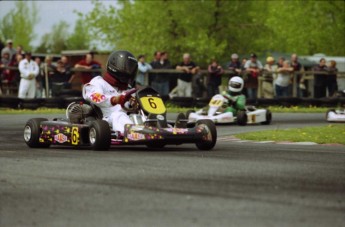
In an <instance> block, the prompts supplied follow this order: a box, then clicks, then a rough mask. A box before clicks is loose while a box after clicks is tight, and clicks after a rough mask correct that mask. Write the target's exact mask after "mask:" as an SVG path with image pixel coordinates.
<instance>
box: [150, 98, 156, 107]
mask: <svg viewBox="0 0 345 227" xmlns="http://www.w3.org/2000/svg"><path fill="white" fill-rule="evenodd" d="M148 101H149V103H150V106H151V107H152V108H153V109H157V104H156V103H155V101H154V99H153V98H149V99H148Z"/></svg>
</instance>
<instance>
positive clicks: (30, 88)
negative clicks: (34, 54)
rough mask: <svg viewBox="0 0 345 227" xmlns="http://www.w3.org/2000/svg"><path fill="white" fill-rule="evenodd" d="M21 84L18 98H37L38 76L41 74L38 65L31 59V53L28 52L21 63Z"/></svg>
mask: <svg viewBox="0 0 345 227" xmlns="http://www.w3.org/2000/svg"><path fill="white" fill-rule="evenodd" d="M18 68H19V72H20V78H21V79H20V83H19V89H18V98H22V99H25V98H31V99H32V98H35V93H36V76H37V75H38V73H39V67H38V65H37V63H36V62H35V61H34V60H32V59H31V53H30V52H27V53H26V54H25V58H24V59H23V60H21V61H20V62H19V66H18Z"/></svg>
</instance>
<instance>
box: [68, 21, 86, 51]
mask: <svg viewBox="0 0 345 227" xmlns="http://www.w3.org/2000/svg"><path fill="white" fill-rule="evenodd" d="M66 46H67V49H69V50H85V49H90V46H91V37H90V35H89V34H88V28H87V27H86V26H85V24H84V22H83V21H82V20H81V19H79V20H77V22H76V25H75V27H74V32H73V33H72V34H71V35H69V36H68V37H67V40H66Z"/></svg>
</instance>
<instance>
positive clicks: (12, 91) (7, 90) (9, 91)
mask: <svg viewBox="0 0 345 227" xmlns="http://www.w3.org/2000/svg"><path fill="white" fill-rule="evenodd" d="M1 69H10V70H15V71H18V68H17V67H3V68H1ZM1 69H0V70H1ZM71 71H72V72H74V73H79V72H99V73H100V74H102V73H103V72H104V70H102V69H91V70H89V69H81V68H72V69H71ZM181 73H182V72H181V71H179V70H175V69H153V70H150V71H149V72H148V73H146V76H145V84H144V85H146V86H149V85H150V82H151V81H150V80H149V78H150V75H155V74H160V75H162V76H167V77H172V78H173V79H175V78H177V77H178V75H179V74H181ZM199 74H200V75H202V76H203V78H204V80H203V81H204V86H205V87H207V82H208V75H209V72H208V71H207V70H200V71H199ZM267 74H273V75H276V74H277V73H276V72H273V73H272V72H267V71H263V72H262V73H261V74H260V75H259V76H258V94H257V97H258V98H262V97H263V83H264V82H269V83H272V84H273V83H274V79H272V77H271V78H267V77H266V76H263V75H267ZM314 74H324V75H325V76H327V75H329V74H328V73H327V72H324V71H323V72H316V71H299V72H293V73H291V76H292V78H293V81H294V83H292V97H297V86H298V84H297V83H296V81H297V77H298V75H300V76H302V77H303V79H304V80H305V81H308V83H307V84H308V88H307V89H308V90H309V91H310V97H313V90H314V88H313V84H314V83H313V82H314ZM233 75H235V73H234V72H233V71H231V70H224V73H223V74H222V77H223V79H224V81H227V79H228V78H230V77H231V76H233ZM273 78H274V76H273ZM169 79H171V78H169ZM337 79H338V81H340V80H341V81H342V83H344V86H345V72H337ZM192 81H193V80H192ZM1 86H2V87H1V88H2V96H15V95H16V92H17V89H18V88H17V86H16V85H15V84H9V83H7V82H6V81H2V83H1ZM81 86H82V84H81V82H80V80H76V81H75V82H72V87H74V88H76V89H77V90H80V89H81ZM226 87H227V82H224V83H223V84H222V86H221V87H220V90H221V91H222V90H226ZM172 88H173V87H170V90H171V89H172ZM204 97H206V94H205V95H204Z"/></svg>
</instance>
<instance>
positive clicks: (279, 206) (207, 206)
mask: <svg viewBox="0 0 345 227" xmlns="http://www.w3.org/2000/svg"><path fill="white" fill-rule="evenodd" d="M31 117H33V116H31V115H0V226H1V227H7V226H11V227H12V226H265V227H266V226H345V215H344V214H345V147H344V146H320V145H310V146H301V145H279V144H257V143H239V142H234V141H226V140H221V141H219V142H218V143H217V145H216V147H215V149H214V150H213V151H210V152H200V151H197V150H196V148H195V146H194V145H181V146H170V147H167V148H166V149H165V150H164V151H152V150H148V149H147V148H146V147H142V146H141V147H118V148H113V149H111V151H108V152H94V151H90V150H88V149H70V148H67V147H51V148H49V149H28V148H27V147H26V145H25V143H24V142H23V139H22V129H23V126H24V124H25V122H26V120H27V119H29V118H31ZM35 117H37V116H35ZM52 117H55V116H52V115H50V116H48V118H52ZM273 117H274V119H273V122H272V124H271V125H269V126H261V125H257V126H245V127H240V126H235V125H228V126H218V134H219V137H223V138H226V136H227V135H232V134H235V133H238V132H244V131H253V130H255V131H256V130H265V129H276V128H279V129H283V128H288V127H305V126H313V125H327V123H326V122H325V121H324V114H274V115H273Z"/></svg>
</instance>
